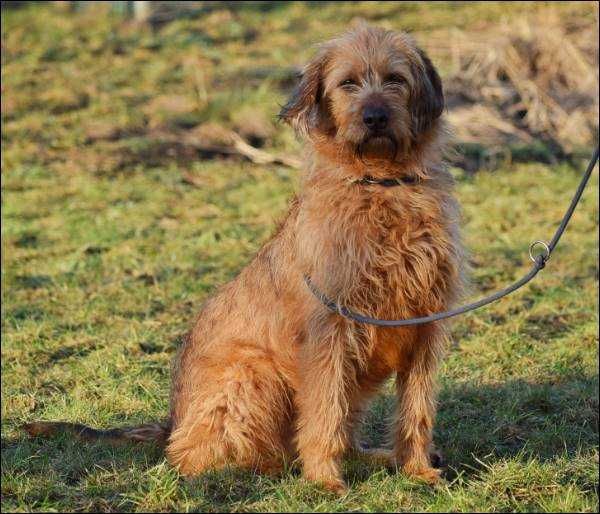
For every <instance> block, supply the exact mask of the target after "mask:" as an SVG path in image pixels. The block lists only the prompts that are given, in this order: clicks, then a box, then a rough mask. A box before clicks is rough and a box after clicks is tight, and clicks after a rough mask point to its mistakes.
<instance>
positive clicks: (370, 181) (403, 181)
mask: <svg viewBox="0 0 600 514" xmlns="http://www.w3.org/2000/svg"><path fill="white" fill-rule="evenodd" d="M418 182H419V178H418V177H415V176H410V175H404V176H402V177H398V178H375V177H371V176H370V175H367V176H366V177H363V178H361V179H360V180H356V181H355V182H354V183H355V184H360V185H361V186H367V185H378V186H383V187H395V186H400V185H407V186H412V185H413V184H417V183H418Z"/></svg>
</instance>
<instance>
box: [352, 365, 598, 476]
mask: <svg viewBox="0 0 600 514" xmlns="http://www.w3.org/2000/svg"><path fill="white" fill-rule="evenodd" d="M393 405H394V397H393V395H392V394H386V395H384V396H382V397H380V398H378V400H377V401H376V402H375V404H374V405H373V408H372V409H371V411H370V413H369V415H368V417H367V419H366V423H365V427H364V430H363V440H364V441H365V442H366V443H367V444H368V445H369V446H378V445H381V444H382V443H384V441H385V434H386V430H387V429H388V428H389V422H388V420H389V419H390V416H391V414H392V412H393ZM434 439H435V444H436V447H437V448H438V449H439V450H441V452H442V454H443V456H444V460H445V462H446V465H447V473H446V476H447V478H450V479H451V478H453V477H454V476H456V474H458V473H459V472H462V473H464V474H465V475H467V476H469V475H473V474H476V473H478V470H479V469H480V468H481V464H480V461H488V462H490V461H493V460H500V459H508V458H512V457H515V456H517V455H519V454H524V455H527V456H529V457H533V458H535V459H537V460H539V461H547V460H552V459H553V458H555V457H558V456H562V455H565V453H566V454H567V455H573V454H575V453H577V452H584V453H585V452H589V451H590V450H592V449H594V448H597V447H598V375H593V376H583V375H581V376H578V377H573V376H571V377H569V379H565V380H561V381H557V382H546V383H532V382H527V381H525V380H513V381H509V382H504V383H499V384H496V385H484V386H472V385H470V384H468V383H463V384H457V383H446V384H443V386H442V388H441V391H440V395H439V402H438V414H437V419H436V427H435V435H434Z"/></svg>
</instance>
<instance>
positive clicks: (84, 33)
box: [2, 2, 598, 512]
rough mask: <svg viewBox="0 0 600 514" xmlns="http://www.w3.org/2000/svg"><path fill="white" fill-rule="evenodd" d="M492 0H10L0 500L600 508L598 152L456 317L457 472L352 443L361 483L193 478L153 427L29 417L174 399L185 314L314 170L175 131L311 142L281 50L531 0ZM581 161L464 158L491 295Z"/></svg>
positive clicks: (16, 506)
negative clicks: (242, 0)
mask: <svg viewBox="0 0 600 514" xmlns="http://www.w3.org/2000/svg"><path fill="white" fill-rule="evenodd" d="M257 4H260V5H262V4H261V3H260V2H259V3H257ZM390 4H391V6H390ZM485 4H487V3H483V4H476V5H473V6H471V7H467V6H465V5H464V4H462V3H460V4H458V5H450V4H448V3H440V4H439V5H437V6H429V5H425V4H406V5H404V4H403V5H399V4H395V3H381V4H380V5H376V4H368V5H366V4H365V3H356V4H355V3H346V4H344V5H341V4H327V3H326V4H324V5H323V6H321V7H318V8H317V7H315V6H314V5H309V4H301V3H294V4H286V3H281V2H276V3H274V4H272V5H263V6H262V9H263V10H262V11H261V10H260V9H259V8H258V7H257V8H252V9H251V8H243V9H241V10H240V11H239V12H235V13H233V14H232V12H231V11H229V10H226V9H222V10H216V11H212V12H209V13H207V14H206V15H205V16H204V17H203V18H202V20H201V21H198V20H197V19H186V20H179V21H176V22H174V23H172V24H169V25H166V26H165V27H163V28H160V29H158V30H157V31H155V32H152V31H151V30H149V29H139V28H137V27H133V26H127V25H123V24H122V21H121V20H120V19H118V18H116V17H112V18H111V17H107V16H105V15H104V14H102V13H100V14H98V13H96V12H93V11H90V12H87V13H83V14H82V15H79V16H77V17H71V16H70V15H67V14H60V13H56V11H54V10H52V9H51V8H50V7H40V6H34V7H26V8H23V9H18V10H14V11H12V10H11V11H10V12H6V13H5V12H3V21H2V47H3V57H2V59H3V60H2V92H3V95H2V116H3V122H2V258H3V262H2V393H3V394H2V510H3V512H4V511H51V510H54V511H71V510H79V511H168V510H171V511H173V510H179V511H181V510H195V511H257V512H259V511H307V510H308V511H348V510H359V511H441V512H443V511H520V512H523V511H547V512H557V511H564V512H579V511H589V512H593V511H597V510H598V496H597V491H598V362H597V357H598V353H597V348H598V346H597V345H598V311H597V301H598V296H597V294H598V289H597V288H598V232H597V227H598V204H597V199H598V174H597V171H596V172H595V173H594V175H593V177H592V179H591V183H590V186H589V187H588V189H587V190H586V192H585V194H584V197H583V200H582V203H581V204H580V206H579V207H578V209H577V212H576V213H575V215H574V217H573V220H572V222H571V225H570V226H569V228H568V229H567V232H566V233H565V235H564V236H563V239H562V240H561V242H560V244H559V246H558V247H557V250H556V252H555V253H554V255H553V256H552V259H551V260H550V261H549V263H548V266H547V268H546V269H545V270H543V271H542V272H541V273H540V275H539V276H538V277H537V278H536V279H535V281H534V282H533V283H531V284H530V285H528V286H527V287H525V288H523V289H522V290H520V291H519V292H517V293H515V294H514V295H512V296H510V297H509V298H506V299H504V300H502V301H500V302H497V303H495V304H493V305H491V306H489V307H487V308H485V309H482V310H479V311H476V312H473V313H470V314H467V315H464V316H461V317H460V318H458V319H457V320H456V322H455V324H454V328H453V339H454V343H453V344H452V346H451V348H450V349H449V353H448V356H447V359H446V360H445V362H444V364H443V366H442V369H441V371H440V375H439V376H440V396H439V414H438V418H437V424H436V430H435V439H436V441H437V445H438V446H439V448H440V449H441V450H442V452H443V453H444V456H445V459H446V461H447V472H446V481H445V482H444V483H442V484H441V485H439V486H437V487H434V488H432V487H429V486H426V485H423V484H420V483H418V482H415V481H412V480H410V479H408V478H407V477H405V476H403V475H402V474H400V473H390V472H388V471H386V470H384V469H380V468H377V467H374V466H367V465H365V464H363V463H360V462H356V461H348V462H347V463H346V466H345V471H346V476H347V478H348V481H349V483H350V486H351V489H350V492H349V493H348V494H347V495H346V496H344V497H342V498H338V497H336V496H333V495H331V494H328V493H326V492H323V491H321V490H320V489H318V488H317V487H315V486H313V485H311V484H308V483H306V482H305V481H303V480H302V479H301V477H300V476H299V473H298V469H297V467H293V468H291V469H290V470H289V471H288V472H286V473H285V474H284V475H283V476H282V477H280V478H267V477H263V476H259V475H255V474H253V473H250V472H240V471H236V470H229V471H226V472H219V473H211V474H207V475H204V476H202V477H200V478H198V479H195V480H192V481H186V480H184V479H182V478H180V477H179V476H178V475H177V473H176V472H175V471H174V470H173V469H171V468H170V467H169V466H168V465H167V464H166V462H165V460H164V456H163V454H162V452H161V451H160V450H158V449H156V448H153V447H152V446H151V445H142V446H127V445H126V446H122V447H118V448H112V447H109V446H106V445H104V444H101V443H98V444H89V443H85V444H80V443H77V442H74V441H72V440H70V439H69V438H56V439H53V440H29V439H27V438H26V437H25V436H24V435H23V433H22V432H20V431H19V429H18V426H19V424H21V423H23V422H26V421H31V420H66V421H74V422H80V423H86V424H90V425H94V426H99V427H112V426H119V425H124V424H135V423H138V422H143V421H148V420H157V419H161V418H163V417H164V416H165V414H166V413H167V408H168V390H169V380H170V362H171V359H172V357H173V355H174V352H175V350H176V348H177V346H178V344H179V342H180V340H181V336H182V335H183V334H184V332H185V331H186V329H187V327H189V325H190V323H191V321H192V320H193V317H194V315H195V313H196V312H197V311H198V309H199V307H200V305H201V304H202V302H203V301H204V300H205V299H206V298H207V297H208V296H209V295H210V294H211V292H212V291H214V289H215V288H216V287H217V286H218V285H220V284H222V283H224V282H225V281H227V280H229V279H230V278H232V277H233V276H235V275H236V273H238V272H239V270H240V269H241V268H242V267H243V266H244V264H245V263H246V262H248V261H249V259H250V258H251V257H252V255H253V254H254V253H255V252H256V250H257V249H258V248H259V247H260V245H261V244H262V243H263V242H264V241H265V240H266V239H267V238H268V237H269V235H270V234H271V233H272V231H273V230H274V228H275V226H276V223H277V221H278V219H280V218H281V217H282V215H283V214H284V213H285V210H286V207H287V203H288V201H289V199H290V197H291V195H292V194H293V192H294V190H295V189H296V188H297V185H298V171H297V170H294V169H291V168H287V167H284V166H279V165H258V164H254V163H250V162H245V161H243V160H241V159H238V158H235V157H234V158H222V157H219V156H206V155H195V154H194V153H193V152H194V150H193V149H192V150H190V149H189V148H187V147H186V146H185V145H176V144H172V143H168V144H167V143H165V142H164V138H163V139H160V138H158V139H157V138H156V134H159V135H160V134H164V133H170V134H179V133H180V132H178V131H188V130H192V129H193V128H194V127H197V126H198V125H200V124H206V123H207V122H211V123H218V124H219V125H220V126H224V127H228V128H231V129H235V130H237V131H238V132H239V133H243V134H244V137H246V139H248V140H250V141H252V142H253V144H255V145H262V146H264V148H265V149H266V150H268V151H270V152H274V153H277V152H279V153H282V152H283V153H290V154H294V155H298V154H299V153H300V152H299V148H300V147H299V144H298V142H297V141H295V139H294V136H293V134H292V133H291V131H290V130H289V129H288V128H285V127H281V126H280V125H278V124H277V122H276V121H275V114H276V113H277V109H278V107H277V106H278V104H281V103H282V102H283V101H284V99H285V92H286V91H287V90H289V72H287V71H285V70H287V69H288V68H289V67H290V66H296V65H299V64H301V63H302V62H303V61H304V60H305V59H306V57H307V56H308V55H310V53H311V46H310V45H311V44H312V43H314V42H315V41H318V40H319V39H321V38H323V37H327V36H329V35H331V34H334V33H335V32H336V31H338V30H339V29H340V28H343V27H344V26H345V25H347V24H348V23H349V22H350V21H351V20H352V19H353V18H354V17H356V16H363V17H367V18H369V19H371V20H372V21H374V22H378V23H379V22H381V21H384V22H385V23H392V24H396V25H397V26H403V27H405V28H408V29H411V30H417V31H421V32H420V34H422V35H424V36H422V37H426V34H427V31H428V30H434V28H438V27H440V26H444V25H446V26H449V25H458V26H459V27H463V26H466V25H468V24H476V23H478V22H484V21H488V20H490V19H493V18H494V17H495V16H498V15H499V14H503V15H504V16H508V17H509V18H510V16H515V17H518V16H519V15H520V14H519V12H517V10H516V9H525V8H527V7H526V5H525V4H519V6H515V10H514V12H504V11H505V10H506V9H505V8H504V7H502V6H501V5H498V4H492V5H488V6H486V5H485ZM513 5H514V4H513ZM528 8H529V9H532V8H533V7H531V6H529V7H528ZM563 8H564V9H573V7H570V6H566V7H563ZM511 9H513V7H511ZM586 12H587V11H586ZM5 14H6V16H5ZM586 15H589V13H587V14H586ZM441 68H442V73H443V71H444V70H443V66H441ZM281 70H283V72H281ZM280 72H281V74H280V75H278V73H280ZM249 127H250V128H249ZM244 130H246V133H244ZM209 157H210V158H209ZM585 164H586V163H585V162H584V160H583V159H581V158H578V157H576V158H573V159H572V160H571V161H570V162H568V161H564V160H559V161H557V162H555V163H554V164H541V163H536V162H529V163H527V162H525V163H517V164H514V163H513V164H511V163H509V162H505V163H502V164H501V165H500V166H498V167H496V169H494V170H488V171H486V170H480V171H478V172H476V173H472V172H469V173H467V172H465V171H463V170H461V169H459V168H453V169H452V172H453V174H454V175H455V176H456V178H457V184H458V186H457V194H458V197H459V199H460V201H461V204H462V206H463V217H464V220H463V227H464V235H465V240H466V243H467V246H468V248H469V252H470V262H471V265H472V287H471V296H472V297H479V296H482V295H485V294H488V293H490V292H492V291H494V290H497V289H499V288H501V287H503V286H504V285H506V284H508V283H509V282H511V281H513V280H515V279H516V278H518V277H520V276H521V275H522V274H524V273H525V271H526V270H527V269H528V266H529V262H528V258H527V248H528V245H529V243H530V242H531V241H532V240H535V239H549V238H550V236H551V235H552V234H553V232H554V230H555V227H556V226H557V224H558V222H559V220H560V218H561V216H562V214H563V212H564V209H565V208H566V206H567V204H568V202H569V200H570V197H571V195H572V193H573V191H574V189H575V187H576V186H577V183H578V181H579V177H580V174H581V173H582V171H583V168H584V166H585ZM391 394H392V387H391V384H390V385H389V386H388V387H387V388H386V389H385V390H383V391H382V394H381V396H380V397H379V399H378V400H377V401H376V402H375V404H374V406H373V408H372V411H371V413H370V415H369V417H368V419H367V422H366V424H365V427H364V433H365V438H366V439H367V440H368V441H369V442H370V443H371V444H377V443H379V442H381V441H382V439H383V434H384V431H385V426H386V424H385V419H386V417H387V416H388V415H389V412H390V408H391V402H392V397H391Z"/></svg>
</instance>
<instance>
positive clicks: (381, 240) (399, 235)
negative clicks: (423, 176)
mask: <svg viewBox="0 0 600 514" xmlns="http://www.w3.org/2000/svg"><path fill="white" fill-rule="evenodd" d="M322 202H327V203H328V204H329V208H328V209H322V208H319V205H320V204H322ZM331 207H334V208H333V209H332V208H331ZM454 210H455V203H454V201H453V199H452V197H451V196H450V194H449V193H447V192H444V191H443V190H441V189H439V188H435V187H433V188H430V187H428V186H426V185H425V186H417V187H410V186H408V187H404V186H399V187H395V188H383V187H381V186H376V185H374V186H367V187H364V186H360V185H349V186H348V187H345V188H337V189H335V188H319V189H318V190H317V191H313V192H310V193H309V194H308V195H306V197H305V200H304V202H303V205H302V206H301V208H300V213H299V221H300V223H299V227H298V228H299V229H300V231H299V243H300V249H299V250H300V253H301V255H302V260H303V262H304V266H305V267H307V268H308V269H307V270H306V271H307V272H309V273H310V275H311V276H312V277H313V278H314V281H315V283H316V284H318V285H319V286H320V287H321V288H322V290H323V291H324V292H325V293H326V294H328V295H330V296H332V297H334V298H335V299H336V300H339V301H341V302H342V303H343V304H345V305H347V306H349V307H352V308H355V309H357V310H359V311H360V312H362V313H367V314H370V315H372V316H376V317H394V316H395V317H399V316H412V315H417V314H424V313H430V312H434V311H436V310H440V309H443V308H445V307H446V306H447V305H448V303H449V302H450V301H451V300H452V297H453V296H454V291H453V284H454V282H457V281H456V280H453V278H455V277H457V276H458V266H459V263H458V262H457V259H458V255H459V254H460V252H459V249H458V248H457V247H456V243H457V237H456V235H457V234H456V228H455V224H454V219H455V213H454V212H453V211H454ZM324 212H326V213H327V214H326V215H324V214H323V213H324ZM323 242H325V243H323Z"/></svg>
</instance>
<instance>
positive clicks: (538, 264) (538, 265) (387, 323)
mask: <svg viewBox="0 0 600 514" xmlns="http://www.w3.org/2000/svg"><path fill="white" fill-rule="evenodd" d="M597 160H598V147H596V151H595V152H594V155H593V156H592V159H591V160H590V163H589V164H588V167H587V169H586V171H585V173H584V175H583V177H582V178H581V182H580V183H579V187H577V191H575V195H574V196H573V199H572V200H571V204H570V205H569V208H568V209H567V212H566V213H565V215H564V216H563V219H562V221H561V222H560V225H559V227H558V228H557V229H556V232H555V233H554V237H553V238H552V240H551V241H550V243H546V242H544V241H534V242H533V243H531V245H530V246H529V258H530V259H531V260H532V261H533V266H532V268H531V270H530V271H529V273H527V274H526V275H525V276H524V277H523V278H521V279H520V280H517V281H516V282H515V283H514V284H511V285H510V286H508V287H507V288H505V289H502V290H501V291H497V292H495V293H494V294H491V295H490V296H486V297H485V298H482V299H481V300H478V301H476V302H473V303H469V304H467V305H463V306H462V307H458V308H456V309H452V310H450V311H445V312H436V313H435V314H431V315H430V316H423V317H420V318H409V319H376V318H370V317H369V316H364V315H362V314H358V313H356V312H353V311H351V310H350V309H348V308H347V307H344V306H342V305H338V304H337V303H336V302H334V301H333V300H331V299H329V298H328V297H327V296H325V295H324V294H323V293H321V291H319V289H317V287H316V286H315V285H314V284H313V283H312V281H311V279H310V277H309V276H307V275H306V276H305V277H304V281H305V282H306V285H307V286H308V288H309V289H310V290H311V292H312V293H313V294H314V295H315V296H316V297H317V299H318V300H319V301H320V302H321V303H322V304H323V305H325V306H326V307H327V308H328V309H330V310H331V311H333V312H336V313H338V314H341V315H342V316H344V317H346V318H349V319H352V320H354V321H358V322H359V323H368V324H370V325H377V326H380V327H403V326H408V325H420V324H422V323H429V322H431V321H439V320H441V319H446V318H451V317H453V316H458V315H459V314H463V313H465V312H469V311H472V310H475V309H478V308H479V307H483V306H484V305H487V304H488V303H492V302H495V301H496V300H499V299H500V298H502V297H504V296H507V295H509V294H510V293H512V292H513V291H516V290H517V289H519V288H520V287H523V286H524V285H525V284H527V282H529V281H530V280H531V279H533V277H535V276H536V275H537V274H538V272H539V271H540V270H542V269H543V268H544V266H546V262H547V261H548V259H549V258H550V254H552V251H553V250H554V248H555V247H556V245H557V244H558V241H559V240H560V237H561V236H562V235H563V232H564V231H565V229H566V228H567V225H568V224H569V220H570V219H571V216H572V215H573V211H574V210H575V207H577V204H578V203H579V200H580V199H581V195H582V193H583V190H584V189H585V186H586V185H587V183H588V180H589V179H590V176H591V175H592V170H593V169H594V166H595V165H596V161H597ZM537 246H541V247H542V248H543V252H542V253H539V254H537V255H534V250H535V248H536V247H537Z"/></svg>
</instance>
